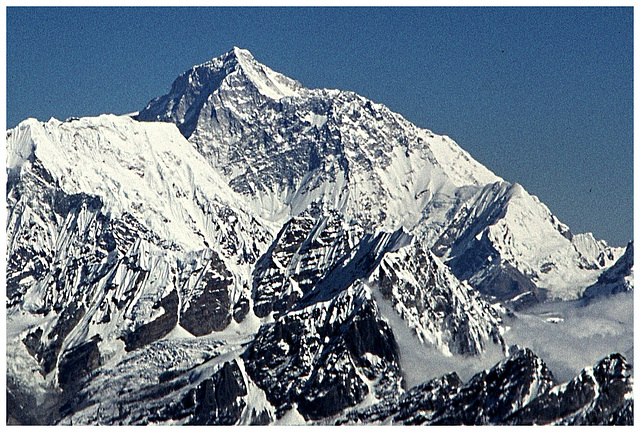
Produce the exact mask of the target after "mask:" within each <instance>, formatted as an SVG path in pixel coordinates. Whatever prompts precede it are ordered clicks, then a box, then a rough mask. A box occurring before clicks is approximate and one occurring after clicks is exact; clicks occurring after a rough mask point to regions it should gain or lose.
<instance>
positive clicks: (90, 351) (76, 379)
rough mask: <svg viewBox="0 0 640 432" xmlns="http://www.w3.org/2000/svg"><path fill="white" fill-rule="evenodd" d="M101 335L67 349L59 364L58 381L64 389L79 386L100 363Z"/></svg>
mask: <svg viewBox="0 0 640 432" xmlns="http://www.w3.org/2000/svg"><path fill="white" fill-rule="evenodd" d="M99 340H100V338H99V337H94V338H92V339H90V340H89V341H87V342H85V343H83V344H80V345H78V346H76V347H73V348H71V349H69V350H67V351H65V352H64V353H63V355H62V357H61V359H60V362H59V364H58V383H59V384H60V387H61V388H62V389H63V390H66V391H68V390H71V389H73V388H75V387H78V386H79V384H80V382H81V381H82V380H83V379H84V378H86V377H88V376H89V375H90V374H91V372H92V371H93V370H95V369H97V368H98V367H99V366H100V364H101V361H100V350H99V349H98V341H99Z"/></svg>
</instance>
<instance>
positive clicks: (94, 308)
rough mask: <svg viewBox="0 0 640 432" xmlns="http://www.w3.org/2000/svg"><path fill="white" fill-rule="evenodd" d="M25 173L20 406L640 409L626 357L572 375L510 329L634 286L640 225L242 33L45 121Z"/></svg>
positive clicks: (21, 174) (21, 409)
mask: <svg viewBox="0 0 640 432" xmlns="http://www.w3.org/2000/svg"><path fill="white" fill-rule="evenodd" d="M7 175H8V182H7V268H6V269H7V272H6V273H7V415H8V418H7V421H8V422H9V423H22V424H342V423H345V422H346V423H385V424H386V423H405V424H507V423H508V424H533V423H535V424H549V423H560V424H619V423H622V424H629V423H630V422H632V419H633V415H632V410H633V398H632V391H631V388H632V375H631V371H632V367H631V365H630V364H629V363H628V362H627V361H626V360H625V358H624V357H622V356H620V355H618V354H612V355H611V356H609V357H607V358H605V359H603V360H602V361H601V362H600V363H598V364H597V365H595V366H592V367H588V366H590V365H583V364H581V365H577V366H579V367H577V366H576V372H578V371H580V370H582V372H580V373H579V374H578V376H577V377H576V378H575V379H573V380H571V381H569V382H567V383H557V382H556V381H555V378H554V377H553V375H552V373H551V372H550V371H549V369H548V368H547V367H546V365H545V363H544V361H543V360H542V359H540V358H538V357H537V356H536V355H535V354H534V353H533V352H531V350H528V349H518V348H512V349H511V350H509V349H508V348H507V343H506V342H505V335H508V331H509V326H508V325H507V324H506V323H505V319H506V318H507V317H508V318H509V319H518V318H517V314H516V313H514V312H512V311H517V310H519V309H522V308H526V307H528V306H530V305H531V304H535V303H540V302H544V301H548V300H560V301H569V300H574V299H581V298H583V297H584V298H588V299H589V301H590V302H597V301H598V299H599V298H601V297H602V296H605V295H606V296H615V295H618V293H620V292H626V291H629V290H632V289H633V253H632V250H633V247H632V243H631V244H630V246H629V247H628V248H627V252H626V253H624V254H623V252H624V250H623V249H622V248H614V247H610V246H608V245H607V244H606V243H605V242H604V241H597V240H595V239H594V238H593V236H592V235H591V234H573V233H571V231H570V230H569V228H568V227H567V226H566V225H564V224H562V223H561V222H560V221H558V219H557V218H556V217H555V216H554V215H553V214H552V213H551V212H550V211H549V209H548V208H547V207H546V206H545V205H544V204H542V203H541V202H539V200H538V199H537V198H536V197H535V196H531V195H529V194H528V193H527V192H526V191H525V190H524V189H523V188H522V187H521V186H520V185H518V184H510V183H508V182H505V181H504V180H502V179H501V178H500V177H498V176H496V175H495V174H493V173H492V172H490V171H489V170H488V169H486V168H485V167H483V166H482V165H481V164H479V163H478V162H476V161H475V160H473V158H471V156H470V155H469V154H468V153H467V152H465V151H464V150H462V149H461V148H460V147H459V146H458V145H457V144H456V143H455V142H453V141H452V140H451V139H450V138H448V137H446V136H439V135H436V134H434V133H432V132H431V131H428V130H425V129H420V128H418V127H416V126H415V125H413V124H411V123H409V122H408V121H406V120H405V119H404V118H402V117H401V116H400V115H399V114H396V113H393V112H391V111H390V110H389V109H388V108H386V107H385V106H384V105H381V104H377V103H374V102H372V101H370V100H367V99H366V98H363V97H361V96H359V95H357V94H355V93H352V92H345V91H339V90H326V89H307V88H304V87H303V86H302V85H301V84H300V83H298V82H296V81H294V80H292V79H290V78H287V77H285V76H283V75H281V74H279V73H277V72H275V71H273V70H271V69H270V68H268V67H266V66H264V65H261V64H260V63H258V62H257V61H256V60H255V59H254V58H253V57H252V56H251V54H250V53H249V52H248V51H246V50H241V49H238V48H234V49H233V50H231V51H230V52H228V53H226V54H224V55H223V56H221V57H218V58H215V59H213V60H211V61H209V62H206V63H204V64H202V65H198V66H194V67H193V68H191V69H190V70H188V71H186V72H185V73H184V74H182V75H180V76H179V77H178V79H176V81H175V82H174V84H173V86H172V88H171V91H170V92H169V93H168V94H167V95H165V96H162V97H159V98H156V99H154V100H152V101H151V102H150V103H149V104H148V105H147V107H145V108H144V109H143V110H142V111H140V112H139V113H136V114H135V115H125V116H115V115H102V116H99V117H94V118H81V119H71V120H69V121H65V122H61V121H58V120H55V119H51V120H49V121H48V122H39V121H36V120H34V119H28V120H25V121H24V122H22V123H20V125H18V126H17V127H16V128H14V129H11V130H9V131H7ZM614 263H615V265H614ZM514 317H515V318H514ZM434 359H445V360H446V361H451V364H452V365H454V364H456V362H467V363H465V364H466V365H472V368H473V372H474V374H473V375H472V376H470V379H469V380H466V379H465V381H466V384H465V382H463V380H462V379H461V378H460V376H459V375H458V374H456V372H455V370H454V367H453V366H452V369H451V370H447V371H446V372H448V373H446V374H444V375H443V374H442V373H441V372H442V371H440V370H439V369H437V368H435V367H432V366H424V365H433V364H435V363H438V362H439V363H442V362H440V361H439V360H438V361H436V360H434ZM429 361H430V362H429ZM442 364H444V363H442ZM447 364H448V363H447ZM420 365H423V366H420ZM494 365H495V366H494Z"/></svg>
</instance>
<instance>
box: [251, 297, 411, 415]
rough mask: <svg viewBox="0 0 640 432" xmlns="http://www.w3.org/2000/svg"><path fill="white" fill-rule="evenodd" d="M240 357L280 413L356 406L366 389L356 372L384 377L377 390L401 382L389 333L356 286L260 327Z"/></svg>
mask: <svg viewBox="0 0 640 432" xmlns="http://www.w3.org/2000/svg"><path fill="white" fill-rule="evenodd" d="M244 358H245V366H246V370H247V373H248V374H249V376H250V377H251V379H252V380H253V381H254V382H256V384H258V386H260V387H261V388H262V389H263V390H264V391H265V393H266V395H267V398H268V400H269V401H270V402H271V403H272V404H273V405H274V406H275V407H276V414H277V415H278V416H282V415H283V414H284V412H285V411H287V410H289V409H290V408H292V407H293V406H294V404H296V405H297V409H298V411H299V412H300V413H301V414H302V415H303V416H304V417H305V418H307V419H320V418H322V417H326V416H330V415H333V414H336V413H338V412H340V411H341V410H343V409H344V408H346V407H349V406H353V405H355V404H357V403H358V402H360V401H361V400H362V399H363V398H364V397H365V395H366V394H368V392H369V390H368V387H367V385H366V383H365V382H364V381H363V380H362V378H361V377H360V374H359V373H358V371H362V373H364V375H365V376H366V377H367V379H369V380H376V379H380V378H382V380H381V381H380V384H379V385H378V388H377V390H376V391H380V392H382V391H384V390H385V388H392V387H393V386H394V385H396V384H397V382H398V381H399V375H398V373H399V369H398V351H397V346H396V343H395V339H394V337H393V334H392V333H391V330H390V329H389V327H388V325H387V324H386V323H385V322H384V321H382V320H381V319H380V318H378V316H377V313H376V309H375V305H374V304H373V302H372V300H371V299H370V298H368V297H366V296H365V295H364V293H363V292H361V291H358V290H356V289H349V290H347V291H345V292H343V293H341V294H340V295H338V296H336V297H335V298H334V299H333V300H332V301H331V302H330V303H329V304H328V305H324V304H316V305H314V306H310V307H307V308H305V309H302V310H297V311H292V312H289V313H287V314H285V315H282V316H280V317H279V318H278V319H277V320H276V321H275V322H274V323H273V324H269V325H266V326H264V327H262V328H261V329H260V331H259V332H258V335H257V336H256V339H255V342H254V343H253V344H252V345H251V346H250V347H249V348H248V349H247V351H246V353H245V354H244Z"/></svg>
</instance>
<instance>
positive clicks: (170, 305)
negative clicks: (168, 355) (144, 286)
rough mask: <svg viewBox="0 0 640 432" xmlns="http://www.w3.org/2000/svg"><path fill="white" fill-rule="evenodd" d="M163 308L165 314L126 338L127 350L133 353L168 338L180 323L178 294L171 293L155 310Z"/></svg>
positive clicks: (155, 306) (175, 292)
mask: <svg viewBox="0 0 640 432" xmlns="http://www.w3.org/2000/svg"><path fill="white" fill-rule="evenodd" d="M159 307H162V308H163V309H164V313H163V314H162V315H160V316H159V317H158V318H156V319H155V320H153V321H151V322H150V323H147V324H143V325H141V326H140V327H138V328H137V329H135V330H134V331H133V333H130V334H129V335H127V336H126V338H125V340H124V341H125V349H126V350H127V351H133V350H134V349H138V348H140V347H143V346H145V345H147V344H150V343H151V342H154V341H157V340H158V339H160V338H162V337H164V336H166V335H167V334H168V333H169V332H170V331H171V330H173V328H174V327H175V326H176V324H177V323H178V293H177V291H175V290H173V291H171V292H170V293H169V294H168V295H167V296H166V297H165V298H163V299H162V300H161V301H160V302H159V303H157V304H156V305H154V308H159Z"/></svg>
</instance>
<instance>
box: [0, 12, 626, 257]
mask: <svg viewBox="0 0 640 432" xmlns="http://www.w3.org/2000/svg"><path fill="white" fill-rule="evenodd" d="M234 45H236V46H239V47H241V48H246V49H248V50H250V51H251V52H252V53H253V55H254V56H255V57H256V59H257V60H258V61H260V62H261V63H264V64H266V65H268V66H269V67H271V68H272V69H275V70H277V71H279V72H282V73H284V74H285V75H287V76H290V77H292V78H295V79H297V80H298V81H300V82H301V83H302V84H303V85H305V86H306V87H311V88H316V87H327V88H339V89H342V90H353V91H355V92H357V93H359V94H361V95H363V96H366V97H368V98H370V99H372V100H374V101H375V102H380V103H384V104H386V105H387V106H388V107H390V108H391V109H392V110H394V111H396V112H399V113H401V114H402V115H403V116H404V117H406V118H407V119H408V120H410V121H412V122H414V123H415V124H416V125H418V126H421V127H425V128H428V129H431V130H432V131H434V132H436V133H439V134H446V135H449V136H450V137H452V138H453V139H455V140H456V141H457V142H458V144H460V145H461V146H462V147H463V148H465V149H466V150H467V151H469V152H470V153H471V155H472V156H473V157H474V158H476V159H477V160H478V161H480V162H481V163H483V164H485V165H486V166H487V167H489V168H490V169H491V170H493V171H494V172H495V173H496V174H498V175H500V176H501V177H503V178H504V179H506V180H508V181H510V182H518V183H520V184H522V185H523V186H524V187H525V188H526V189H527V190H528V191H529V192H530V193H532V194H535V195H537V196H538V197H539V198H540V199H541V201H542V202H544V203H545V204H547V205H548V206H549V208H550V209H551V211H552V212H553V213H555V214H556V215H557V216H558V217H559V218H560V220H562V221H563V222H565V223H567V224H568V225H569V226H570V227H571V229H572V231H573V232H574V233H578V232H585V231H592V232H593V233H594V234H595V235H596V237H597V238H604V239H605V240H607V241H608V242H609V243H612V244H614V245H625V244H626V242H627V241H628V240H631V239H632V238H633V10H632V9H631V8H606V9H605V8H534V9H531V8H400V9H396V8H375V9H373V8H348V9H346V8H344V9H343V8H334V9H332V8H304V9H301V8H291V9H274V8H251V9H246V8H222V9H221V8H205V9H202V8H184V9H182V8H135V9H132V8H8V9H7V127H13V126H15V125H16V124H17V123H19V122H20V121H22V120H23V119H25V118H27V117H36V118H38V119H41V120H47V119H49V118H50V117H52V116H53V117H56V118H59V119H65V118H67V117H69V116H88V115H98V114H101V113H105V112H112V113H118V114H120V113H126V112H131V111H136V110H139V109H142V108H143V107H144V106H145V105H146V104H147V102H148V101H149V100H151V99H152V98H154V97H156V96H160V95H163V94H165V93H167V92H168V91H169V89H170V86H171V83H172V82H173V80H174V79H175V78H176V77H177V76H178V74H180V73H181V72H183V71H185V70H186V69H188V68H190V67H191V66H193V65H194V64H199V63H202V62H204V61H206V60H209V59H211V58H213V57H217V56H219V55H221V54H223V53H225V52H227V51H228V50H230V49H231V48H232V47H233V46H234Z"/></svg>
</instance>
